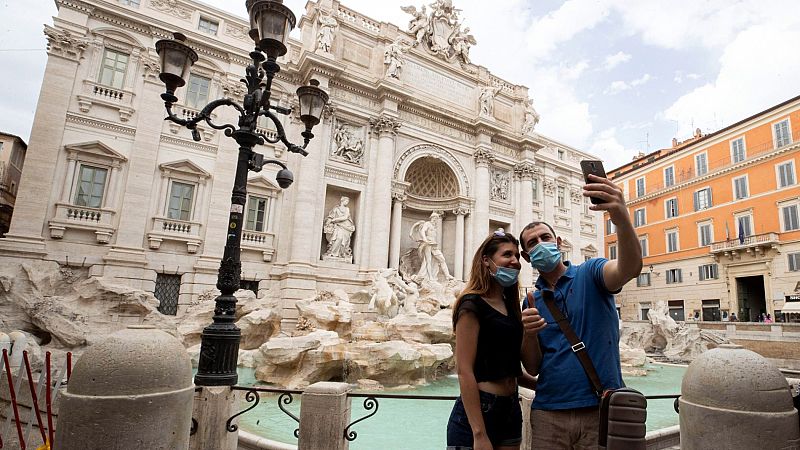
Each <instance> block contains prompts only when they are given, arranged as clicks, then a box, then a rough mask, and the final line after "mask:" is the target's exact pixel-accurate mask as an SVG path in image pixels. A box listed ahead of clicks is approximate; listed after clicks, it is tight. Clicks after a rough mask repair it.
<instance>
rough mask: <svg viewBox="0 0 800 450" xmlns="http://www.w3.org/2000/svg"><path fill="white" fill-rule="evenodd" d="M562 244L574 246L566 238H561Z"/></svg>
mask: <svg viewBox="0 0 800 450" xmlns="http://www.w3.org/2000/svg"><path fill="white" fill-rule="evenodd" d="M561 246H562V247H565V248H572V243H571V242H570V241H568V240H566V239H564V238H561Z"/></svg>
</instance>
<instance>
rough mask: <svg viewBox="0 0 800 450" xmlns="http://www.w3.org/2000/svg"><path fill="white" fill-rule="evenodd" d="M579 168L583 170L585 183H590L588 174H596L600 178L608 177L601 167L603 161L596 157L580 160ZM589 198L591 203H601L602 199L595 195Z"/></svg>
mask: <svg viewBox="0 0 800 450" xmlns="http://www.w3.org/2000/svg"><path fill="white" fill-rule="evenodd" d="M581 170H582V171H583V181H584V183H586V184H589V183H591V181H589V175H596V176H598V177H600V178H608V177H607V176H606V170H605V169H604V168H603V161H600V160H597V159H584V160H583V161H581ZM589 200H590V201H591V202H592V204H593V205H598V204H600V203H603V200H601V199H599V198H597V197H589Z"/></svg>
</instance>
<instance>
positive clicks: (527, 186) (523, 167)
mask: <svg viewBox="0 0 800 450" xmlns="http://www.w3.org/2000/svg"><path fill="white" fill-rule="evenodd" d="M537 170H538V169H537V168H536V167H535V166H534V165H533V163H532V162H530V161H523V162H521V163H519V164H517V165H515V166H514V175H515V176H516V177H517V179H519V180H520V199H519V203H518V204H517V211H519V226H518V230H517V231H520V230H522V227H524V226H525V225H527V224H529V223H531V222H532V221H533V185H532V184H531V183H532V181H533V175H534V174H535V173H536V171H537Z"/></svg>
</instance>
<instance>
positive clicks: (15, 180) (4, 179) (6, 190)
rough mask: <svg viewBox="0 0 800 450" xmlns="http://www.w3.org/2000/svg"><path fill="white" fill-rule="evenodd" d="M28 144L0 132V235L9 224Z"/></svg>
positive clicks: (3, 233) (18, 138) (11, 135)
mask: <svg viewBox="0 0 800 450" xmlns="http://www.w3.org/2000/svg"><path fill="white" fill-rule="evenodd" d="M27 150H28V144H26V143H25V141H23V140H22V138H20V137H19V136H14V135H13V134H8V133H3V132H0V237H2V236H3V235H5V233H6V232H7V231H8V227H9V226H10V225H11V216H12V214H13V213H14V203H15V202H16V198H17V189H18V188H19V180H20V178H21V177H22V166H23V165H25V153H26V152H27Z"/></svg>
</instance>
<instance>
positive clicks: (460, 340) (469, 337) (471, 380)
mask: <svg viewBox="0 0 800 450" xmlns="http://www.w3.org/2000/svg"><path fill="white" fill-rule="evenodd" d="M479 331H480V323H479V322H478V317H477V316H475V314H474V313H472V312H465V313H462V315H461V317H460V318H459V319H458V326H456V372H457V373H458V385H459V388H460V389H461V401H462V402H463V403H464V409H465V410H466V412H467V419H469V425H470V427H471V428H472V436H473V439H474V440H475V443H474V444H475V446H474V448H476V449H477V448H481V447H480V446H479V445H478V443H479V441H480V442H483V443H488V442H489V438H488V436H487V435H486V426H485V424H484V423H483V413H482V412H481V399H480V394H479V393H478V382H477V381H476V380H475V372H474V370H473V367H475V356H476V354H477V353H478V332H479ZM489 445H490V447H489V448H491V444H489Z"/></svg>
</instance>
